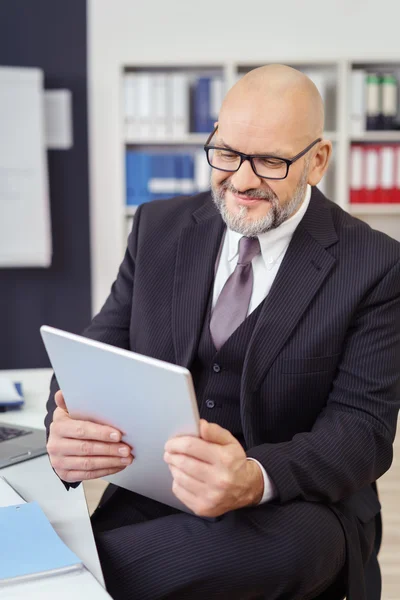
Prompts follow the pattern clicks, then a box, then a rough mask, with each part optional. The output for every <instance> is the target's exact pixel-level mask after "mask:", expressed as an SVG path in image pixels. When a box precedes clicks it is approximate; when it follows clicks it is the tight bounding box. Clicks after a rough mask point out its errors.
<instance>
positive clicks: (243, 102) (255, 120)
mask: <svg viewBox="0 0 400 600" xmlns="http://www.w3.org/2000/svg"><path fill="white" fill-rule="evenodd" d="M224 120H228V121H230V122H237V123H243V124H245V123H247V124H248V125H249V127H255V128H256V127H258V128H259V129H260V130H264V131H265V130H267V129H268V130H270V131H271V132H273V131H275V130H276V133H278V131H279V132H280V136H281V137H283V136H286V135H287V136H290V138H291V139H292V140H293V141H294V142H299V143H302V142H304V143H305V142H306V141H307V140H310V141H312V140H313V139H315V138H317V137H321V136H322V133H323V129H324V106H323V102H322V98H321V96H320V94H319V92H318V90H317V88H316V86H315V85H314V83H313V82H312V81H311V79H309V78H308V77H307V76H306V75H304V73H301V72H300V71H297V70H296V69H292V68H291V67H287V66H285V65H266V66H263V67H259V68H257V69H253V70H252V71H250V72H249V73H247V74H246V75H244V77H242V78H241V79H240V80H239V81H238V82H237V83H236V85H234V86H233V87H232V88H231V89H230V90H229V92H228V94H227V95H226V97H225V100H224V102H223V105H222V108H221V112H220V121H224Z"/></svg>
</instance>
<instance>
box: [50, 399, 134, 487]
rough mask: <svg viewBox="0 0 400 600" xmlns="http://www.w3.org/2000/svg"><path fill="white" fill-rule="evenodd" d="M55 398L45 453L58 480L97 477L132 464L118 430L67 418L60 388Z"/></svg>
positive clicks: (130, 454) (81, 479)
mask: <svg viewBox="0 0 400 600" xmlns="http://www.w3.org/2000/svg"><path fill="white" fill-rule="evenodd" d="M54 399H55V402H56V405H57V408H56V409H55V411H54V415H53V422H52V423H51V425H50V435H49V439H48V442H47V452H48V454H49V457H50V462H51V464H52V466H53V469H54V470H55V472H56V473H57V475H58V476H59V477H60V479H62V480H63V481H66V482H68V483H74V482H75V481H86V480H88V479H96V478H98V477H105V476H106V475H112V474H114V473H118V472H119V471H122V470H123V469H125V467H126V466H127V465H130V464H131V462H132V460H133V456H132V448H131V447H130V446H128V445H127V444H124V443H122V442H121V437H122V435H121V432H120V431H118V429H114V428H113V427H109V426H108V425H99V424H97V423H92V422H91V421H79V420H77V419H73V418H72V417H70V415H69V414H68V410H67V407H66V405H65V401H64V396H63V394H62V392H61V390H59V391H58V392H57V393H56V395H55V396H54Z"/></svg>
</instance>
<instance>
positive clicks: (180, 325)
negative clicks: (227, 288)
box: [172, 197, 224, 367]
mask: <svg viewBox="0 0 400 600" xmlns="http://www.w3.org/2000/svg"><path fill="white" fill-rule="evenodd" d="M193 219H194V222H193V224H191V225H189V226H188V227H186V228H185V229H184V230H183V231H182V233H181V235H180V238H179V242H178V250H177V257H176V263H175V275H174V292H173V300H172V332H173V339H174V347H175V359H176V363H177V364H179V365H182V366H185V367H189V365H190V363H191V361H192V359H193V356H194V353H195V351H196V348H197V344H198V340H199V336H200V332H201V328H202V326H203V323H204V319H205V317H206V309H207V302H208V299H209V294H210V292H211V286H212V283H213V281H214V270H215V262H216V259H217V255H218V250H219V247H220V244H221V239H222V233H223V231H224V222H223V220H222V218H221V216H220V214H219V212H218V211H217V209H216V208H215V207H214V205H213V203H212V200H211V198H209V197H208V198H207V201H206V202H205V203H204V205H203V206H202V207H201V208H200V209H199V210H197V211H196V212H195V213H193Z"/></svg>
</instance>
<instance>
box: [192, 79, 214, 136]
mask: <svg viewBox="0 0 400 600" xmlns="http://www.w3.org/2000/svg"><path fill="white" fill-rule="evenodd" d="M194 121H195V131H196V132H197V133H209V132H210V131H212V129H213V124H211V121H212V119H211V118H210V78H209V77H199V78H198V80H197V82H196V85H195V93H194Z"/></svg>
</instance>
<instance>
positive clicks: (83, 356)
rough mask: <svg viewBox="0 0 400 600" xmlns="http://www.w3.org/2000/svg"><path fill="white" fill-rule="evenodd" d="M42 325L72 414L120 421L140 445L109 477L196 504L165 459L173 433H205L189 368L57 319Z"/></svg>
mask: <svg viewBox="0 0 400 600" xmlns="http://www.w3.org/2000/svg"><path fill="white" fill-rule="evenodd" d="M40 332H41V334H42V338H43V341H44V344H45V347H46V350H47V353H48V355H49V358H50V361H51V364H52V366H53V369H54V371H55V374H56V377H57V381H58V383H59V385H60V388H61V389H62V391H63V394H64V398H65V403H66V405H67V408H68V411H69V414H70V415H71V417H73V418H77V419H83V420H89V421H94V422H96V423H103V424H108V425H111V426H114V427H116V428H117V429H119V430H120V431H122V433H123V438H122V439H123V440H124V441H125V442H126V443H127V444H129V445H130V446H131V447H133V448H134V456H135V458H134V460H133V463H132V464H131V465H129V466H128V467H126V468H125V469H124V470H123V471H120V472H119V473H116V474H114V475H110V476H109V477H107V478H106V479H107V481H110V482H111V483H114V484H116V485H119V486H120V487H124V488H126V489H128V490H131V491H133V492H136V493H138V494H141V495H142V496H147V497H148V498H153V499H154V500H158V502H162V503H164V504H168V505H169V506H173V507H175V508H178V509H180V510H184V511H186V512H191V511H189V509H188V508H187V507H186V506H185V505H184V504H183V503H182V502H180V500H178V499H177V498H176V496H175V495H174V493H173V492H172V475H171V473H170V470H169V468H168V465H167V464H166V463H165V461H164V459H163V456H164V445H165V443H166V441H167V440H168V439H169V438H170V437H172V436H176V435H193V436H198V435H199V413H198V408H197V401H196V396H195V392H194V388H193V382H192V377H191V374H190V372H189V371H188V370H187V369H186V368H184V367H181V366H178V365H174V364H171V363H167V362H164V361H161V360H157V359H155V358H150V357H149V356H144V355H142V354H138V353H135V352H130V351H129V350H123V349H121V348H115V347H114V346H110V345H108V344H104V343H102V342H97V341H95V340H90V339H87V338H84V337H82V336H78V335H74V334H71V333H68V332H65V331H62V330H59V329H54V328H53V327H47V326H43V327H41V329H40Z"/></svg>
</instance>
